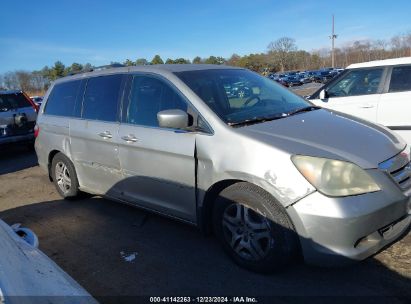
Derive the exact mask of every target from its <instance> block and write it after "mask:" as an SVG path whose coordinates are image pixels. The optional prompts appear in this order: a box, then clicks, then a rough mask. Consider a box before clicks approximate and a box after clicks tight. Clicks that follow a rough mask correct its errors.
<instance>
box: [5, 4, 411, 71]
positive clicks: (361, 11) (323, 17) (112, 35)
mask: <svg viewBox="0 0 411 304" xmlns="http://www.w3.org/2000/svg"><path fill="white" fill-rule="evenodd" d="M409 12H411V1H409V0H394V1H393V0H391V1H386V0H373V1H370V0H344V1H331V0H328V1H324V0H304V1H302V0H301V1H300V0H294V1H275V0H248V1H244V0H219V1H218V0H207V1H205V0H202V1H196V0H162V1H161V0H135V1H132V0H115V1H114V0H112V1H108V0H58V1H57V0H54V1H49V0H44V1H42V0H37V1H24V0H1V10H0V73H4V72H7V71H14V70H28V71H31V70H37V69H41V68H42V67H44V66H45V65H48V66H51V65H53V64H54V62H56V61H57V60H60V61H62V62H63V63H64V64H66V65H70V64H71V63H73V62H78V63H81V64H84V63H87V62H88V63H91V64H92V65H104V64H109V63H110V62H112V61H118V62H123V61H125V60H126V59H131V60H133V61H135V60H136V59H137V58H147V59H148V60H151V59H152V58H153V56H154V55H155V54H159V55H160V56H161V57H162V58H163V60H164V61H165V60H166V59H167V58H177V57H183V58H187V59H190V60H192V59H193V58H194V57H195V56H200V57H208V56H210V55H214V56H222V57H226V58H228V57H230V56H231V55H232V54H233V53H237V54H239V55H245V54H250V53H261V52H265V51H266V50H267V45H268V44H269V43H270V42H271V41H274V40H276V39H278V38H280V37H283V36H287V37H292V38H294V39H295V40H296V44H297V47H298V48H299V49H304V50H307V51H312V50H314V49H320V48H324V47H329V46H330V44H331V43H330V39H329V36H330V35H331V20H332V14H334V15H335V32H336V34H338V38H337V40H336V47H338V46H342V45H345V44H347V43H350V42H353V41H355V40H363V39H389V38H391V37H392V36H394V35H397V34H403V33H408V32H410V31H411V19H410V17H409Z"/></svg>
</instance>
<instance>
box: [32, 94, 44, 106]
mask: <svg viewBox="0 0 411 304" xmlns="http://www.w3.org/2000/svg"><path fill="white" fill-rule="evenodd" d="M30 99H31V100H33V101H34V103H35V104H36V105H37V107H39V108H40V106H41V103H42V101H43V96H30Z"/></svg>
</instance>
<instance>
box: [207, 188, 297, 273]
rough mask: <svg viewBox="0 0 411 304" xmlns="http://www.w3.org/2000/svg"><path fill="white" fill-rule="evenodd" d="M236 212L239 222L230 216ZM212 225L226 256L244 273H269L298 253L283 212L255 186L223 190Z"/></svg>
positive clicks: (291, 230)
mask: <svg viewBox="0 0 411 304" xmlns="http://www.w3.org/2000/svg"><path fill="white" fill-rule="evenodd" d="M256 210H259V212H256ZM238 212H240V214H241V216H240V217H241V220H239V219H238V217H237V216H233V214H234V213H235V214H236V215H237V214H238ZM246 214H247V215H248V216H247V215H246ZM246 218H248V219H246ZM212 221H213V230H214V233H215V235H216V237H217V238H218V239H219V241H220V242H221V244H222V246H223V248H224V250H225V251H226V253H228V255H229V256H230V257H231V258H232V259H233V260H234V261H235V262H236V263H237V264H238V265H239V266H241V267H244V268H246V269H248V270H251V271H254V272H259V273H272V272H275V271H277V270H280V269H282V268H284V267H285V266H286V265H288V264H289V263H290V262H291V261H292V260H294V258H295V257H296V256H297V255H298V253H299V242H298V237H297V235H296V233H295V231H294V227H293V225H292V223H291V220H290V219H289V217H288V215H287V213H286V211H285V209H284V208H283V207H282V206H281V205H280V204H279V203H277V202H276V201H275V199H274V198H273V197H272V196H271V195H270V194H268V193H267V192H266V191H264V190H263V189H261V188H259V187H257V186H255V185H252V184H249V183H246V182H239V183H236V184H233V185H231V186H229V187H227V188H226V189H224V190H223V191H222V192H221V193H220V194H219V196H218V198H217V199H216V201H215V205H214V208H213V219H212ZM235 222H236V223H237V224H235ZM257 228H258V229H257ZM235 229H237V230H235ZM233 230H235V231H234V233H233ZM239 235H240V236H239ZM230 242H231V244H230ZM257 249H258V250H257ZM247 251H248V252H247Z"/></svg>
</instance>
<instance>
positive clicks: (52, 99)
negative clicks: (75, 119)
mask: <svg viewBox="0 0 411 304" xmlns="http://www.w3.org/2000/svg"><path fill="white" fill-rule="evenodd" d="M80 83H81V80H76V81H69V82H64V83H60V84H56V85H55V86H54V88H53V91H52V92H51V93H50V96H49V98H48V100H47V104H46V108H45V110H44V113H46V114H50V115H58V116H73V115H74V108H75V105H76V98H77V94H78V93H79V88H80Z"/></svg>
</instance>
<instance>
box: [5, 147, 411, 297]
mask: <svg viewBox="0 0 411 304" xmlns="http://www.w3.org/2000/svg"><path fill="white" fill-rule="evenodd" d="M0 218H1V219H3V220H5V221H6V222H7V223H9V224H13V223H22V224H23V225H24V226H26V227H29V228H31V229H32V230H34V231H35V233H36V234H37V235H38V236H39V240H40V249H41V250H43V252H45V253H46V254H47V255H48V256H49V257H50V258H51V259H53V260H54V261H55V262H56V263H57V264H58V265H59V266H60V267H62V268H63V269H64V270H65V271H66V272H68V273H69V274H70V275H71V276H72V277H73V278H74V279H75V280H76V281H78V282H79V283H80V284H81V285H82V286H83V287H84V288H86V290H88V291H89V292H90V293H91V294H92V295H93V296H95V297H97V299H98V300H100V301H101V302H103V303H111V302H112V298H110V297H109V296H141V295H145V296H187V295H191V296H193V295H201V296H221V295H228V296H239V295H241V296H255V297H257V299H259V300H260V302H265V301H264V300H267V299H269V302H270V301H271V300H272V298H264V296H308V295H309V296H321V297H324V296H333V297H335V296H354V297H353V298H351V299H350V300H349V301H350V302H352V301H354V300H358V301H360V300H361V303H363V302H364V300H370V301H371V302H373V303H375V302H381V303H407V302H408V301H409V300H410V297H411V288H410V287H411V234H408V235H406V236H405V237H404V238H402V240H401V241H399V242H397V243H396V244H394V245H392V246H391V247H389V248H387V249H386V250H384V251H382V252H380V253H379V254H377V255H376V256H374V257H372V258H370V259H367V260H366V261H363V262H361V263H358V264H354V265H352V266H348V267H343V268H318V267H310V266H307V265H304V264H303V263H301V262H300V263H297V264H296V265H293V266H290V267H289V268H288V269H287V270H286V271H283V272H281V273H277V274H273V275H269V276H264V275H259V274H255V273H250V272H248V271H245V270H243V269H241V268H239V267H237V266H236V265H235V264H233V263H232V262H231V260H230V259H229V258H228V257H226V255H225V254H224V253H223V251H222V250H221V248H220V246H219V244H218V243H217V242H216V240H215V239H214V238H213V237H212V236H210V237H205V236H203V235H202V234H201V233H200V232H199V231H197V230H196V229H195V228H194V227H191V226H188V225H185V224H182V223H179V222H176V221H173V220H171V219H167V218H163V217H160V216H156V215H153V214H150V213H147V212H145V211H142V210H140V209H137V208H133V207H130V206H126V205H122V204H119V203H116V202H112V201H109V200H106V199H103V198H98V197H92V198H85V199H82V200H77V201H65V200H62V199H60V197H59V196H58V195H57V193H56V191H55V189H54V186H53V184H52V183H50V182H49V180H48V177H47V176H46V174H45V173H44V172H43V171H42V170H40V168H39V167H38V166H37V164H36V156H35V154H34V152H33V151H27V150H26V149H14V150H12V151H8V152H5V151H1V159H0ZM358 296H361V297H360V298H358ZM270 299H271V300H270ZM321 299H322V300H324V298H321ZM333 299H334V298H333ZM295 300H296V299H295V298H289V297H286V298H281V301H280V302H281V303H289V302H292V303H295ZM333 301H334V300H333ZM343 301H344V302H346V300H343ZM320 302H321V301H320Z"/></svg>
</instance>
